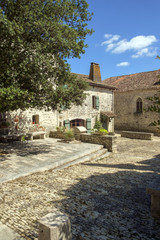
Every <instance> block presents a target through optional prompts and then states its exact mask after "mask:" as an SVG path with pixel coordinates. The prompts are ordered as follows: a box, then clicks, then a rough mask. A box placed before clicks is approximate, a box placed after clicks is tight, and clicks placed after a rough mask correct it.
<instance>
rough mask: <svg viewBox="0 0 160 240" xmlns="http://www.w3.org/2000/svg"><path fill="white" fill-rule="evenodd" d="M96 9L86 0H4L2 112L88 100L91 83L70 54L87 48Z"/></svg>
mask: <svg viewBox="0 0 160 240" xmlns="http://www.w3.org/2000/svg"><path fill="white" fill-rule="evenodd" d="M91 15H92V14H90V13H89V12H88V4H87V2H86V1H85V0H47V1H46V0H30V1H28V0H23V1H21V0H17V1H13V0H1V1H0V39H1V41H0V56H1V61H0V89H1V92H0V111H1V112H4V111H8V110H14V109H18V108H20V109H26V108H29V107H35V106H36V107H39V108H42V107H46V109H57V106H60V105H63V106H65V107H66V108H69V107H70V106H71V104H72V103H74V104H76V105H80V104H82V102H83V100H84V99H85V97H86V95H85V94H84V92H83V91H84V90H85V89H86V88H87V84H86V83H85V82H83V81H82V80H80V79H79V80H77V79H76V76H75V75H74V74H71V73H70V67H69V65H68V64H67V58H74V57H76V58H80V55H81V54H83V53H85V50H84V48H86V47H87V45H86V44H85V38H86V36H87V35H88V34H91V33H92V30H90V29H88V28H87V23H88V21H90V20H91ZM64 85H67V88H64V87H63V86H64ZM4 99H6V100H5V104H4Z"/></svg>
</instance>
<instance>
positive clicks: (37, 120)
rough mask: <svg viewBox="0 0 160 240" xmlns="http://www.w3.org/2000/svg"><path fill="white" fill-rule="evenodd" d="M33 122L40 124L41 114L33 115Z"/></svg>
mask: <svg viewBox="0 0 160 240" xmlns="http://www.w3.org/2000/svg"><path fill="white" fill-rule="evenodd" d="M32 123H33V124H39V115H33V116H32Z"/></svg>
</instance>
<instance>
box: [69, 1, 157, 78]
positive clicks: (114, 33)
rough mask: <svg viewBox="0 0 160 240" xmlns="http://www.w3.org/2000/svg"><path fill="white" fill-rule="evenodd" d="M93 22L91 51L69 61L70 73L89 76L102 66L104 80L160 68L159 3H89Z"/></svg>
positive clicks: (88, 38)
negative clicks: (96, 66)
mask: <svg viewBox="0 0 160 240" xmlns="http://www.w3.org/2000/svg"><path fill="white" fill-rule="evenodd" d="M87 2H88V4H89V11H90V12H93V13H94V15H93V18H92V20H91V22H89V28H93V29H94V31H95V32H94V33H93V34H92V35H91V36H87V38H86V43H87V44H88V45H89V47H88V48H87V49H86V53H85V54H83V55H82V56H81V59H69V60H68V62H69V64H70V65H71V71H72V72H74V73H83V74H89V68H90V63H91V62H96V63H99V64H100V69H101V76H102V79H103V80H104V79H106V78H108V77H112V76H119V75H124V74H132V73H138V72H146V71H152V70H157V69H159V68H160V60H158V59H156V56H157V55H160V29H159V18H160V17H159V9H160V0H87Z"/></svg>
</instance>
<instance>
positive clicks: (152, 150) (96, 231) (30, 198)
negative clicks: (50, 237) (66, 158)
mask: <svg viewBox="0 0 160 240" xmlns="http://www.w3.org/2000/svg"><path fill="white" fill-rule="evenodd" d="M159 183H160V138H156V137H154V139H153V140H152V141H146V140H131V139H127V138H120V137H118V153H116V154H113V155H111V156H109V157H108V158H106V159H101V160H99V161H91V162H85V163H83V164H78V165H75V166H72V167H68V168H66V169H63V170H59V171H56V172H55V171H53V170H49V171H45V172H42V173H35V174H32V175H29V176H27V177H21V178H19V179H17V180H14V181H11V182H7V183H3V184H0V189H1V205H0V221H1V222H2V223H4V224H6V225H8V226H9V227H10V228H12V229H14V231H16V232H17V233H19V234H20V235H21V236H22V238H23V239H27V240H29V239H35V238H37V237H38V219H40V218H41V217H42V216H44V215H46V214H47V213H49V212H51V211H61V212H64V213H66V214H68V215H69V216H70V220H71V225H72V234H73V240H111V239H115V240H119V239H123V240H128V239H132V240H138V239H140V240H158V239H160V220H155V219H153V218H152V217H151V215H150V196H149V195H147V194H146V187H148V186H154V185H155V184H156V185H157V184H159Z"/></svg>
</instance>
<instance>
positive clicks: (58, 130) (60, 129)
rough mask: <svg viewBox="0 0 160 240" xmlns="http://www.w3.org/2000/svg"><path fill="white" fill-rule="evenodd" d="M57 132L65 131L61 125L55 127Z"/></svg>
mask: <svg viewBox="0 0 160 240" xmlns="http://www.w3.org/2000/svg"><path fill="white" fill-rule="evenodd" d="M56 130H57V132H65V130H66V128H65V127H64V126H63V127H56Z"/></svg>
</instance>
